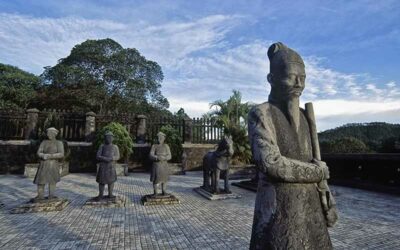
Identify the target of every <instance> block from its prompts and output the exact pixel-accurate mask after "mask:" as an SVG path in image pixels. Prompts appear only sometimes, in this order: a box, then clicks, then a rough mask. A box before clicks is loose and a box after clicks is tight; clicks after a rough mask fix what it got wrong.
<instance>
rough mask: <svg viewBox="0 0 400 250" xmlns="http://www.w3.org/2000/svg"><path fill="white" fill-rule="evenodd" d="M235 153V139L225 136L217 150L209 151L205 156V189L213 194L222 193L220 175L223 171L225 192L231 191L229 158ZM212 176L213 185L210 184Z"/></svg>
mask: <svg viewBox="0 0 400 250" xmlns="http://www.w3.org/2000/svg"><path fill="white" fill-rule="evenodd" d="M232 155H233V141H232V137H230V136H229V137H228V136H224V138H223V139H222V140H221V141H220V142H219V143H218V147H217V150H216V151H211V152H208V153H207V154H206V155H205V156H204V157H203V186H202V188H204V189H205V190H207V191H209V192H210V193H213V194H218V193H220V188H219V184H218V181H219V177H220V174H221V171H223V172H225V173H224V174H225V178H224V183H225V189H224V193H230V190H229V167H230V163H229V160H230V158H231V156H232ZM210 177H211V185H210Z"/></svg>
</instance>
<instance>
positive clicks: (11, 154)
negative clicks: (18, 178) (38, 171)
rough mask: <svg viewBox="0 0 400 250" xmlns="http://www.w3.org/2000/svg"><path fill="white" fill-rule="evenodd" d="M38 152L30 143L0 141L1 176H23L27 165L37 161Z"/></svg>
mask: <svg viewBox="0 0 400 250" xmlns="http://www.w3.org/2000/svg"><path fill="white" fill-rule="evenodd" d="M36 151H37V146H35V145H34V144H32V143H31V142H30V141H2V140H0V174H8V173H10V174H23V173H24V165H25V163H33V162H34V160H35V159H37V156H36ZM37 160H38V159H37Z"/></svg>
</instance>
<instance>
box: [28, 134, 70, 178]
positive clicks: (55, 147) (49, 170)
mask: <svg viewBox="0 0 400 250" xmlns="http://www.w3.org/2000/svg"><path fill="white" fill-rule="evenodd" d="M37 155H38V156H39V158H40V159H41V160H40V164H39V168H38V170H37V172H36V175H35V179H34V180H33V183H35V184H38V185H45V184H56V183H57V182H59V181H60V162H59V160H60V159H62V158H64V145H63V143H62V141H58V140H54V141H52V140H44V141H42V143H40V146H39V149H38V151H37ZM43 155H47V159H46V160H43V159H42V157H43Z"/></svg>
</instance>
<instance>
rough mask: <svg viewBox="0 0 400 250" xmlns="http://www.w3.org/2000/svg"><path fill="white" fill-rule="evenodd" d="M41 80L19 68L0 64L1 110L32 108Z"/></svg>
mask: <svg viewBox="0 0 400 250" xmlns="http://www.w3.org/2000/svg"><path fill="white" fill-rule="evenodd" d="M39 83H40V78H39V77H37V76H35V75H34V74H31V73H28V72H26V71H23V70H21V69H19V68H17V67H14V66H11V65H6V64H1V63H0V108H12V109H26V108H28V107H30V106H32V102H34V100H35V98H36V97H37V95H36V89H37V88H38V87H39Z"/></svg>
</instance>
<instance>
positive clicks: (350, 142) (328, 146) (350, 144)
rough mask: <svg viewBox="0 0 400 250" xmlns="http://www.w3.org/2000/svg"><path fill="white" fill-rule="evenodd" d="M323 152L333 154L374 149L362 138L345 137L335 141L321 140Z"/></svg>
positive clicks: (365, 151)
mask: <svg viewBox="0 0 400 250" xmlns="http://www.w3.org/2000/svg"><path fill="white" fill-rule="evenodd" d="M320 146H321V152H322V153H331V154H340V153H341V154H350V153H353V154H355V153H371V152H372V150H371V149H370V148H369V147H368V146H367V145H366V144H365V143H364V142H363V141H361V140H359V139H357V138H354V137H343V138H339V139H336V140H333V141H324V142H321V144H320Z"/></svg>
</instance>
